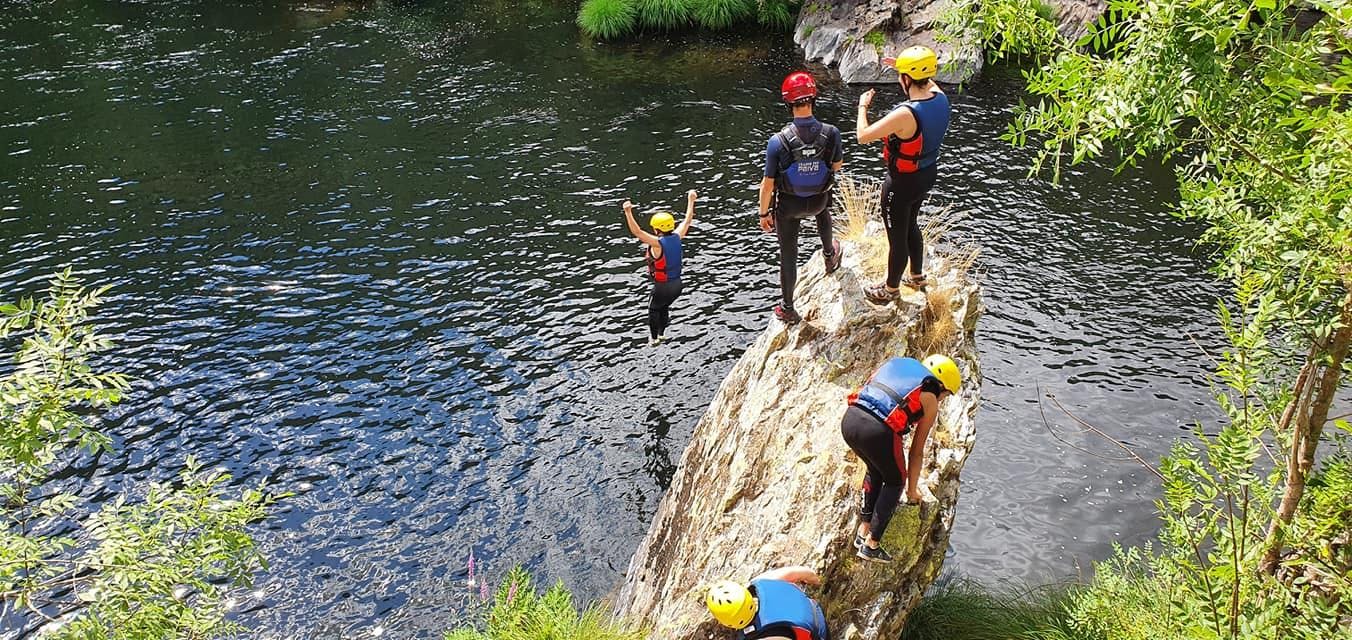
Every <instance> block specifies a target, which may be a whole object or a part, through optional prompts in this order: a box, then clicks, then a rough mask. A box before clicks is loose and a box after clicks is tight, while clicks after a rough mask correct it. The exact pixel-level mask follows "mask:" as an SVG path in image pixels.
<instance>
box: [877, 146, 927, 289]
mask: <svg viewBox="0 0 1352 640" xmlns="http://www.w3.org/2000/svg"><path fill="white" fill-rule="evenodd" d="M938 176H939V169H938V168H937V166H931V167H930V168H928V169H922V170H920V171H917V172H915V173H899V174H893V173H892V172H890V171H889V172H888V173H887V178H886V179H884V180H883V195H882V212H883V226H885V227H887V286H889V287H891V288H893V289H895V288H897V286H898V285H900V284H901V275H902V272H903V271H905V270H906V261H907V259H908V258H909V260H910V262H911V273H912V274H913V275H920V274H921V273H924V270H925V269H924V266H925V239H924V237H923V236H922V235H921V234H920V220H919V219H920V205H922V204H924V203H925V196H927V195H929V191H930V189H931V188H933V187H934V180H935V179H936V178H937V177H938Z"/></svg>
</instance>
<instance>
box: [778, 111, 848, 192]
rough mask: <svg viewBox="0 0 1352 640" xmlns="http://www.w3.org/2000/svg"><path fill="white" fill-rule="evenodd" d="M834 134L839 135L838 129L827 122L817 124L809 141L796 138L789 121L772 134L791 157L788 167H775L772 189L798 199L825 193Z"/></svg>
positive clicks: (831, 176)
mask: <svg viewBox="0 0 1352 640" xmlns="http://www.w3.org/2000/svg"><path fill="white" fill-rule="evenodd" d="M836 135H839V132H838V130H837V129H836V128H835V127H833V126H831V125H829V124H821V125H820V127H819V128H818V129H817V136H816V137H815V138H813V139H812V140H810V141H809V140H804V139H802V138H799V137H798V126H797V125H795V124H793V123H789V124H788V125H787V126H785V127H784V129H783V130H781V131H780V132H779V133H776V134H775V137H777V138H779V144H780V147H781V148H783V149H784V150H785V151H787V152H788V154H789V157H790V158H792V160H790V162H789V164H788V166H783V167H780V168H779V175H778V176H777V177H776V178H775V189H776V190H777V191H779V192H780V193H782V194H788V195H793V196H798V197H800V198H807V197H811V196H815V195H818V194H822V193H826V191H827V190H828V189H830V188H831V185H832V183H833V182H834V172H833V171H831V156H832V155H833V154H834V152H835V148H834V145H832V141H834V140H835V139H836V137H835V136H836Z"/></svg>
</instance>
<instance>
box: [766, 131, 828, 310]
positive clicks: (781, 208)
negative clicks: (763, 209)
mask: <svg viewBox="0 0 1352 640" xmlns="http://www.w3.org/2000/svg"><path fill="white" fill-rule="evenodd" d="M793 123H794V126H795V127H796V128H797V130H798V136H799V137H800V138H802V139H804V140H815V139H816V137H817V135H818V134H819V133H822V129H823V127H822V124H821V123H820V122H818V121H817V119H816V118H811V117H808V118H794V119H793ZM825 134H826V135H829V136H831V139H830V140H829V141H828V142H827V143H826V145H825V146H826V147H827V148H829V149H831V157H830V160H829V162H830V164H832V165H834V164H835V163H837V162H840V161H841V160H843V159H844V157H845V154H844V150H843V147H842V146H841V142H840V130H839V129H836V128H835V127H827V128H826V131H825ZM791 164H793V153H792V152H791V151H790V150H789V149H786V148H785V147H784V146H783V144H782V142H781V139H780V136H779V135H778V134H775V135H774V136H771V137H770V142H769V143H768V144H767V145H766V149H765V172H764V176H765V177H766V178H770V179H776V180H777V179H778V178H779V177H780V173H781V172H783V171H784V170H785V169H787V168H788V167H789V165H791ZM770 214H771V215H773V216H774V217H775V218H774V220H775V235H776V236H777V237H778V238H779V287H780V290H781V291H782V292H783V297H784V308H785V309H793V288H794V287H795V286H797V285H798V232H799V230H800V227H801V225H802V221H803V220H806V219H808V218H816V221H817V235H819V236H821V240H822V253H824V254H826V257H827V259H828V260H829V259H830V258H831V256H832V255H833V254H832V250H833V248H834V244H833V242H832V235H831V191H830V190H828V191H826V192H825V193H819V194H817V195H815V196H810V197H807V198H802V197H798V196H795V195H793V194H789V193H782V192H781V191H780V190H779V189H778V188H776V189H775V196H774V200H771V202H770Z"/></svg>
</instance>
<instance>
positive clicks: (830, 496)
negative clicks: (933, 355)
mask: <svg viewBox="0 0 1352 640" xmlns="http://www.w3.org/2000/svg"><path fill="white" fill-rule="evenodd" d="M871 240H872V241H873V242H876V241H877V239H876V237H874V238H873V239H871ZM844 247H845V257H844V265H843V267H842V268H841V270H839V271H837V272H836V274H833V275H831V276H826V275H825V274H824V272H823V269H822V263H821V257H820V253H818V254H817V255H816V256H814V257H813V258H812V259H811V260H810V261H809V263H808V265H807V266H806V267H805V269H804V270H803V272H802V275H801V278H800V281H799V285H798V294H797V300H798V302H799V310H800V312H802V313H803V316H804V322H802V323H800V324H798V325H797V326H793V327H786V326H785V325H783V324H782V323H779V322H777V321H772V322H771V325H770V327H769V328H768V329H766V331H765V332H764V333H763V334H762V335H761V336H760V337H759V338H758V339H757V340H756V342H755V343H754V344H753V345H751V347H750V348H748V349H747V351H746V353H744V354H743V355H742V358H741V360H739V361H738V362H737V364H736V366H734V367H733V369H732V371H731V372H730V373H729V374H728V376H727V378H726V379H725V380H724V381H723V385H722V386H721V387H720V388H719V390H718V393H717V394H716V395H715V396H714V399H713V402H712V403H711V405H710V407H709V410H708V412H707V413H705V415H704V417H703V418H702V419H701V420H700V422H699V424H698V425H697V426H696V427H695V432H694V434H693V437H692V439H691V442H690V445H689V446H688V447H687V448H686V450H685V453H684V455H683V456H682V458H681V463H680V468H679V471H678V473H677V474H676V477H675V479H674V480H673V482H672V484H671V487H670V489H669V490H668V492H667V494H666V496H665V497H664V498H663V500H662V504H661V506H660V507H659V508H658V511H657V514H656V517H655V518H654V520H653V523H652V528H651V529H650V530H649V532H648V534H647V536H646V538H645V539H644V540H643V543H642V544H641V546H640V547H639V549H638V551H637V552H636V553H635V554H634V557H633V559H632V560H631V562H630V565H629V570H628V572H627V575H626V577H625V582H624V584H623V586H622V587H621V590H620V592H619V594H618V597H617V602H618V603H620V604H619V612H620V613H621V614H622V615H626V616H629V617H631V618H632V619H635V620H638V621H641V622H643V623H644V624H646V625H648V626H649V628H651V629H652V635H651V637H652V638H663V639H687V640H693V639H695V638H712V637H720V638H721V637H724V636H726V630H723V631H718V630H717V628H716V627H715V626H714V623H713V622H712V619H711V618H710V617H709V615H708V613H707V611H705V609H704V607H703V595H704V591H705V588H706V587H707V585H709V584H710V583H712V582H713V581H716V580H719V579H724V578H733V579H739V580H747V579H750V578H751V577H753V576H754V575H756V574H758V573H760V572H762V571H764V570H766V569H768V568H772V567H778V566H785V565H791V564H803V565H807V566H810V567H813V568H815V569H816V570H817V571H818V573H819V574H820V575H821V576H822V579H823V584H822V586H821V587H818V588H814V589H810V593H812V595H813V596H814V597H816V598H818V600H819V601H820V602H821V603H822V605H823V607H824V608H825V610H826V613H827V618H828V620H830V622H831V629H832V637H834V638H837V639H842V638H843V639H846V640H848V639H850V638H860V639H869V640H871V639H874V638H893V637H895V632H896V631H898V630H899V629H900V627H901V624H902V622H903V621H904V619H905V616H906V614H907V612H908V611H909V610H910V608H911V607H912V606H914V604H915V603H916V602H917V601H918V599H919V598H920V596H921V594H922V593H923V592H924V591H925V589H926V588H927V587H928V586H929V584H930V583H931V582H932V581H933V579H934V577H935V576H936V575H937V574H938V572H939V569H940V565H941V564H942V561H943V556H944V551H945V549H946V548H947V546H948V537H949V531H950V529H951V527H952V524H953V517H954V508H955V505H956V503H957V499H958V483H959V478H958V476H959V473H960V471H961V470H962V465H963V462H964V461H965V460H966V459H967V456H968V454H969V453H970V451H971V449H972V445H973V443H974V442H975V438H976V429H975V424H974V422H973V416H974V413H975V411H976V406H977V402H978V394H979V391H980V388H981V379H980V374H979V372H978V369H977V359H976V353H975V348H974V345H973V341H972V336H973V330H974V327H975V323H976V318H977V315H978V313H979V307H980V295H979V289H978V287H977V286H976V285H975V284H972V283H970V282H968V281H967V280H966V276H965V275H964V272H965V271H966V269H965V268H964V267H961V266H960V267H958V268H956V269H955V268H950V267H952V266H953V265H952V264H951V263H953V262H960V260H959V259H957V258H955V257H950V259H947V262H949V263H950V264H947V265H946V264H945V262H946V259H945V258H944V257H938V258H932V259H931V263H930V264H927V267H928V269H927V271H929V273H930V276H931V278H932V282H931V285H930V291H929V293H928V295H926V294H924V293H917V292H911V293H909V295H907V296H904V297H903V299H901V300H900V301H898V302H897V303H896V304H892V305H887V306H876V305H872V304H869V303H868V302H867V301H865V300H864V298H863V294H862V287H863V286H864V285H866V284H868V283H871V282H874V281H876V280H878V279H879V278H880V275H879V269H880V264H879V256H878V255H877V247H876V246H874V247H866V246H864V245H861V244H857V243H852V242H846V243H845V244H844ZM870 255H871V256H872V257H866V256H870ZM864 263H870V264H869V267H870V268H865V264H864ZM968 264H970V257H969V258H968ZM936 276H937V277H936ZM903 291H908V290H905V289H903ZM940 349H942V350H945V351H947V352H949V353H951V354H952V355H953V357H954V359H956V360H957V361H958V362H959V363H960V366H961V368H962V370H963V374H964V385H963V390H962V393H961V394H960V395H958V396H957V397H955V398H951V399H949V400H946V401H945V402H944V403H943V405H942V406H941V409H940V412H941V415H940V419H939V425H938V427H937V428H936V431H935V432H934V434H933V436H932V437H931V439H930V441H929V443H928V445H927V447H926V453H925V467H924V471H923V475H922V485H923V487H924V493H925V496H926V497H925V500H924V502H923V503H922V504H921V505H919V506H909V505H905V504H903V505H901V506H900V507H899V508H898V510H897V514H896V516H895V517H894V519H893V521H892V525H891V527H890V528H889V529H888V531H887V535H886V536H885V539H884V540H883V544H884V546H885V547H886V548H888V549H890V550H892V551H893V553H894V555H895V556H896V557H897V560H896V562H894V563H892V564H891V565H879V564H873V563H868V562H865V561H862V560H859V559H857V558H856V557H855V555H854V549H853V547H852V545H851V540H852V535H853V528H854V526H855V521H856V520H855V510H856V508H857V506H856V500H857V496H858V487H859V486H860V481H861V479H862V476H863V465H862V464H860V463H859V462H858V460H857V458H856V457H855V456H854V454H853V453H852V452H851V451H850V450H849V448H848V447H847V446H846V445H845V443H844V441H843V440H842V439H841V436H840V426H839V425H840V419H841V416H842V414H843V412H844V410H845V396H846V395H847V394H848V393H849V392H850V391H852V390H853V389H855V388H856V387H857V386H858V385H860V384H861V383H862V382H863V381H864V380H865V379H866V378H867V377H868V376H869V375H870V374H871V373H872V372H873V370H874V369H875V368H876V367H877V366H878V365H879V364H880V363H881V362H882V361H883V360H884V359H885V358H887V357H889V356H891V355H893V354H898V353H905V354H909V355H919V354H923V353H926V352H928V351H930V350H940Z"/></svg>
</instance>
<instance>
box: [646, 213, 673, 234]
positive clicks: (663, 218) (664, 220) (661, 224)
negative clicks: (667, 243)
mask: <svg viewBox="0 0 1352 640" xmlns="http://www.w3.org/2000/svg"><path fill="white" fill-rule="evenodd" d="M648 224H650V225H652V228H654V229H657V230H658V231H661V232H663V233H671V230H672V229H675V228H676V219H675V218H673V217H671V214H670V213H667V212H665V211H658V212H657V213H654V214H653V217H651V218H649V219H648Z"/></svg>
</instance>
